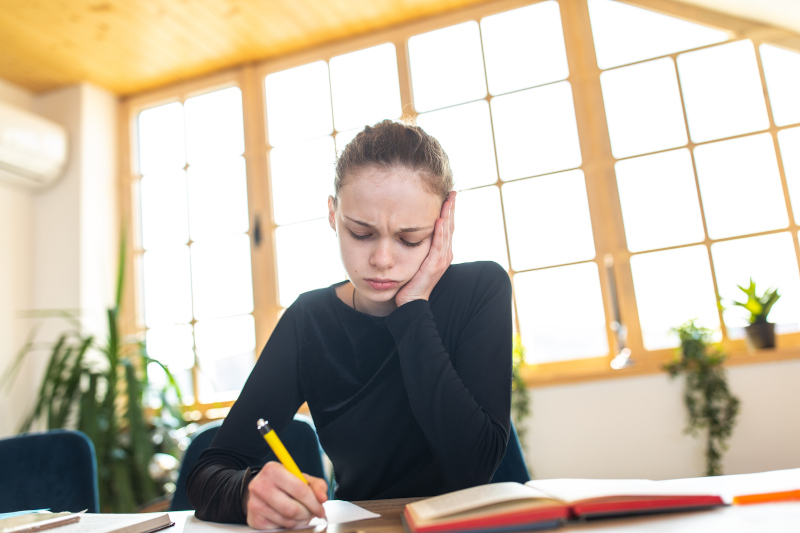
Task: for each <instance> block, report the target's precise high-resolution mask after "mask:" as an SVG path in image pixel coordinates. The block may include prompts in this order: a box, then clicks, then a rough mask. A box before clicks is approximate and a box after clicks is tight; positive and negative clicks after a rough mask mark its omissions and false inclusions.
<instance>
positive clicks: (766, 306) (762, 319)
mask: <svg viewBox="0 0 800 533" xmlns="http://www.w3.org/2000/svg"><path fill="white" fill-rule="evenodd" d="M737 287H739V289H741V291H742V292H744V293H745V295H747V300H745V301H744V302H737V301H735V300H734V302H733V304H734V305H738V306H740V307H744V308H745V309H746V310H747V311H748V312H749V313H750V317H749V318H748V322H750V325H749V326H746V327H745V328H744V331H745V334H746V338H747V347H748V348H749V349H751V350H760V349H763V348H774V347H775V324H773V323H772V322H767V315H769V312H770V311H771V310H772V306H773V305H775V302H777V301H778V299H779V298H780V297H781V296H780V294H778V289H768V290H766V291H764V294H762V295H761V296H758V295H757V294H756V284H755V282H754V281H753V278H750V286H749V287H747V288H746V289H745V288H744V287H742V286H741V285H737Z"/></svg>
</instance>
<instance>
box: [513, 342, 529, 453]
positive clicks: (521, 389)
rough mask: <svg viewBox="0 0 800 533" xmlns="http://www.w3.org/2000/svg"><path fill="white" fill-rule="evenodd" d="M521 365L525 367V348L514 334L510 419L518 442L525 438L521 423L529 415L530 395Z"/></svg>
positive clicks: (523, 427)
mask: <svg viewBox="0 0 800 533" xmlns="http://www.w3.org/2000/svg"><path fill="white" fill-rule="evenodd" d="M523 365H525V347H524V346H523V345H522V339H520V336H519V335H518V334H515V335H514V344H513V351H512V367H511V418H513V419H514V422H515V424H514V425H515V426H516V428H517V435H519V438H520V440H523V439H524V438H525V431H526V430H525V425H524V424H523V421H524V420H525V419H526V418H528V416H529V415H530V414H531V407H530V401H531V399H530V393H529V392H528V387H527V385H526V384H525V379H524V378H523V377H522V372H521V371H520V367H522V366H523Z"/></svg>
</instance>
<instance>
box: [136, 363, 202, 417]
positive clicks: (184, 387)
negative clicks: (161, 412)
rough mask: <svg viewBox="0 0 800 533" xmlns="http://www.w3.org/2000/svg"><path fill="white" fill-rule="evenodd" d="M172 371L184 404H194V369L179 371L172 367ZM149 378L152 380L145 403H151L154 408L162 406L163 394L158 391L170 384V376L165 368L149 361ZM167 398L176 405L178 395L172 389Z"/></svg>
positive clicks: (146, 392)
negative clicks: (168, 376)
mask: <svg viewBox="0 0 800 533" xmlns="http://www.w3.org/2000/svg"><path fill="white" fill-rule="evenodd" d="M170 373H171V374H172V377H173V378H174V379H175V382H176V383H177V385H178V387H179V388H180V391H181V400H182V403H183V405H192V404H194V385H193V383H194V379H193V376H192V369H191V368H184V369H182V370H177V371H176V370H172V369H170ZM147 379H148V381H149V382H150V387H149V390H148V391H145V396H144V398H145V399H144V402H145V405H150V406H152V407H154V408H158V407H161V406H162V405H163V401H162V399H161V395H160V394H158V393H157V392H156V391H158V390H162V389H165V388H167V387H168V386H169V378H167V373H166V372H164V369H163V368H161V366H159V365H157V364H156V363H149V364H148V365H147ZM166 400H167V402H170V403H174V404H176V405H177V403H178V402H177V397H175V395H174V394H173V393H172V392H171V391H169V392H168V393H167V395H166Z"/></svg>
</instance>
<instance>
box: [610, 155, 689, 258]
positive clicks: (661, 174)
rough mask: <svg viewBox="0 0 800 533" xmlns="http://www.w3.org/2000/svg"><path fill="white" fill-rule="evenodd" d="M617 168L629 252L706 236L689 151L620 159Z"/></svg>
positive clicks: (686, 241) (685, 242)
mask: <svg viewBox="0 0 800 533" xmlns="http://www.w3.org/2000/svg"><path fill="white" fill-rule="evenodd" d="M615 170H616V174H617V186H618V187H619V199H620V203H621V204H622V218H623V220H624V223H625V238H626V240H627V241H628V249H629V250H630V251H631V252H641V251H644V250H653V249H655V248H667V247H669V246H677V245H679V244H689V243H692V242H700V241H702V240H703V237H704V236H705V234H704V232H703V220H702V218H701V217H700V204H699V202H698V201H697V187H696V185H695V181H694V169H693V168H692V158H691V156H690V155H689V150H686V149H685V148H684V149H682V150H675V151H672V152H663V153H660V154H653V155H646V156H643V157H636V158H633V159H627V160H625V161H619V162H618V163H617V164H616V166H615ZM676 213H680V216H675V214H676Z"/></svg>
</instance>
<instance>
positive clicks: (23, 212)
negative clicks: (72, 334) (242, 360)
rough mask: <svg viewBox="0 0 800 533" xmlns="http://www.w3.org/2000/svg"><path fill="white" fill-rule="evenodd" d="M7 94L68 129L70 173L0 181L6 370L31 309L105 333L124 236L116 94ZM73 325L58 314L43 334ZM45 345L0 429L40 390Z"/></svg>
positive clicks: (8, 400)
mask: <svg viewBox="0 0 800 533" xmlns="http://www.w3.org/2000/svg"><path fill="white" fill-rule="evenodd" d="M0 99H3V100H4V101H7V102H9V103H12V104H14V105H17V106H19V107H25V108H27V109H28V110H30V111H33V112H35V113H38V114H40V115H42V116H44V117H46V118H49V119H50V120H53V121H55V122H58V123H59V124H61V125H63V126H64V127H65V128H66V129H67V131H68V132H69V137H70V150H69V162H68V165H67V168H66V170H65V173H64V175H63V176H62V177H61V179H59V180H58V181H57V182H56V183H55V184H53V186H51V187H49V188H47V189H46V190H43V191H36V192H35V191H32V190H29V189H22V188H14V187H11V186H8V185H5V184H3V183H0V372H2V371H3V370H4V369H5V368H6V367H7V366H8V365H9V364H10V363H11V361H12V359H13V356H14V354H15V353H16V351H17V350H18V349H19V347H20V346H21V345H22V344H23V342H24V340H25V338H26V336H27V334H28V332H29V331H30V329H31V323H30V322H29V321H25V320H21V319H18V318H16V315H17V314H18V311H20V310H26V309H80V310H81V311H82V312H83V313H84V316H85V317H86V320H85V323H86V325H87V327H88V328H89V329H91V330H93V331H97V332H102V331H104V328H103V324H104V322H103V312H104V308H105V307H106V306H108V305H110V304H111V303H112V302H113V294H114V292H113V281H114V271H115V266H116V247H117V238H116V236H117V234H118V221H117V218H118V217H117V203H116V202H117V201H116V184H117V179H116V172H117V164H116V132H117V125H116V113H117V100H116V97H114V96H113V95H111V94H110V93H108V92H106V91H104V90H102V89H99V88H97V87H94V86H91V85H89V84H81V85H76V86H72V87H67V88H65V89H60V90H58V91H53V92H51V93H46V94H43V95H35V96H34V95H31V94H30V93H28V92H26V91H24V90H22V89H20V88H18V87H14V86H12V85H10V84H8V83H7V82H3V81H2V80H0ZM63 329H65V325H64V324H63V323H58V322H56V321H51V322H49V323H48V324H47V327H46V328H44V329H43V330H42V332H41V334H40V335H39V338H40V339H42V340H48V339H53V338H54V336H55V334H57V333H58V332H59V331H61V330H63ZM46 356H47V354H46V353H37V354H32V357H31V358H29V359H30V360H29V361H28V362H27V364H26V365H25V366H24V368H23V371H22V372H21V373H20V375H19V376H18V377H17V379H16V380H15V382H14V383H13V388H12V389H11V391H10V393H9V394H6V393H3V392H0V402H2V405H11V406H12V407H13V408H12V409H0V437H3V436H6V435H10V434H14V433H16V429H17V428H18V426H19V422H20V421H21V419H22V416H23V415H24V414H25V413H26V412H28V411H29V409H30V407H31V405H32V401H33V399H34V398H35V394H36V392H37V385H38V383H39V380H40V377H41V372H42V370H43V364H44V362H45V360H46Z"/></svg>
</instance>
